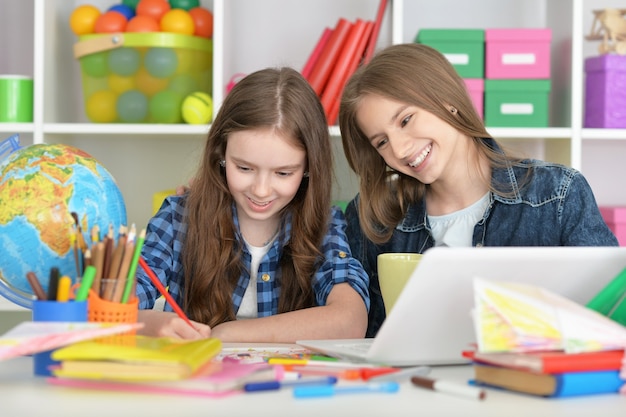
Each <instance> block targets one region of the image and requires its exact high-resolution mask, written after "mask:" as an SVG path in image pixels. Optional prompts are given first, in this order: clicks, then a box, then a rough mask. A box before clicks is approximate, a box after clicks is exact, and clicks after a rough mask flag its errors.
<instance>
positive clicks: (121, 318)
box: [87, 290, 139, 345]
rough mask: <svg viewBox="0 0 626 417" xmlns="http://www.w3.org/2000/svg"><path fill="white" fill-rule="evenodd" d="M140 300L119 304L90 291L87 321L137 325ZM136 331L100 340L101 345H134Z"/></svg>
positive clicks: (135, 299) (135, 298) (134, 299)
mask: <svg viewBox="0 0 626 417" xmlns="http://www.w3.org/2000/svg"><path fill="white" fill-rule="evenodd" d="M138 306H139V299H138V298H137V297H134V298H133V299H132V300H131V301H129V302H128V303H117V302H113V301H108V300H104V299H102V298H100V297H99V296H98V294H97V293H96V292H95V291H93V290H89V297H88V303H87V321H95V322H102V323H136V322H137V315H138V313H139V308H138ZM135 333H136V331H135V330H130V331H128V332H125V333H121V334H117V335H112V336H106V337H103V338H99V339H98V341H100V342H101V343H107V344H110V345H132V344H134V343H135V340H134V338H133V337H132V336H133V335H135Z"/></svg>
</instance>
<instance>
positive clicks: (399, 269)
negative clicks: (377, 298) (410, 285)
mask: <svg viewBox="0 0 626 417" xmlns="http://www.w3.org/2000/svg"><path fill="white" fill-rule="evenodd" d="M420 259H422V255H421V254H419V253H381V254H380V255H378V283H379V285H380V292H381V294H382V296H383V301H384V303H385V313H387V315H389V312H390V311H391V309H392V308H393V306H394V304H395V303H396V300H397V299H398V296H399V295H400V293H401V292H402V289H403V288H404V286H405V284H406V283H407V281H408V280H409V278H410V277H411V274H412V273H413V271H414V270H415V268H416V267H417V265H418V263H419V261H420Z"/></svg>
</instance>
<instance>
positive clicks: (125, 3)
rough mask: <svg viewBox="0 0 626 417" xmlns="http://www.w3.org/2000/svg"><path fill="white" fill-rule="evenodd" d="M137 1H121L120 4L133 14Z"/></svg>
mask: <svg viewBox="0 0 626 417" xmlns="http://www.w3.org/2000/svg"><path fill="white" fill-rule="evenodd" d="M138 3H139V0H122V4H123V5H125V6H128V7H130V8H131V9H133V12H134V11H135V10H137V4H138Z"/></svg>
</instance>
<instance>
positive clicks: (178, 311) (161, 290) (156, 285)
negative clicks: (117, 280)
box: [139, 256, 195, 329]
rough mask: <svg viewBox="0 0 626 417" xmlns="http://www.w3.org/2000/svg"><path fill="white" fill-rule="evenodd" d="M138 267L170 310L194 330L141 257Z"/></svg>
mask: <svg viewBox="0 0 626 417" xmlns="http://www.w3.org/2000/svg"><path fill="white" fill-rule="evenodd" d="M139 265H140V266H141V268H143V270H144V271H145V273H146V274H148V277H150V280H151V281H152V284H154V286H155V287H157V289H158V290H159V292H160V293H161V295H162V296H163V297H165V299H166V300H167V302H168V303H170V305H171V306H172V309H173V310H174V311H175V312H176V314H178V317H180V318H181V319H183V320H185V322H186V323H187V324H188V325H190V326H191V327H192V328H194V329H195V327H193V324H192V323H191V321H190V320H189V318H188V317H187V316H186V315H185V313H184V312H183V310H182V309H181V308H180V307H179V306H178V304H177V303H176V301H175V300H174V298H173V297H172V296H171V295H170V293H169V292H167V290H166V289H165V287H164V286H163V284H161V281H159V278H158V277H157V276H156V275H155V274H154V271H152V269H151V268H150V266H148V264H147V263H146V261H144V259H143V258H142V257H141V256H140V257H139Z"/></svg>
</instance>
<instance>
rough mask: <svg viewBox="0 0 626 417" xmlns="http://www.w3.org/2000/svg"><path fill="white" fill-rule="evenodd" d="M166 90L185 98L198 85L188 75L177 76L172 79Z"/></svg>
mask: <svg viewBox="0 0 626 417" xmlns="http://www.w3.org/2000/svg"><path fill="white" fill-rule="evenodd" d="M168 88H169V89H170V90H173V91H176V92H177V93H180V94H181V95H182V96H183V97H185V96H187V95H188V94H190V93H192V92H194V91H196V90H197V89H198V83H197V82H196V80H195V79H194V78H193V77H192V76H191V75H189V74H177V75H174V76H173V77H172V79H171V81H170V84H169V87H168Z"/></svg>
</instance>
